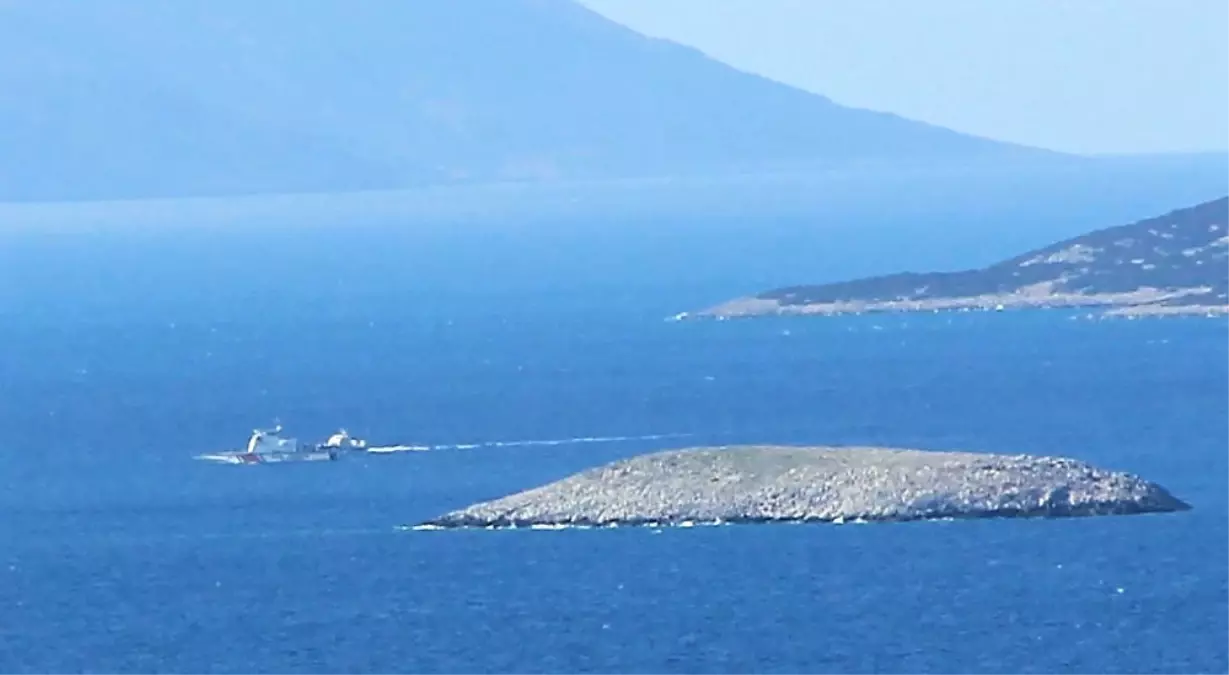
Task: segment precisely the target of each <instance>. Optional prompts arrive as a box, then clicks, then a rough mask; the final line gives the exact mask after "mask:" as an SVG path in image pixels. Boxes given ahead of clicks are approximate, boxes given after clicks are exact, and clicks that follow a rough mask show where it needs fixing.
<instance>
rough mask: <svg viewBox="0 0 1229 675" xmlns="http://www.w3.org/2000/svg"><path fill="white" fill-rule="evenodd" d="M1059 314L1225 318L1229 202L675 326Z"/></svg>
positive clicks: (828, 287)
mask: <svg viewBox="0 0 1229 675" xmlns="http://www.w3.org/2000/svg"><path fill="white" fill-rule="evenodd" d="M1060 307H1068V308H1075V307H1086V308H1099V309H1104V310H1107V311H1106V314H1107V315H1110V316H1178V315H1211V316H1225V315H1227V314H1229V197H1224V198H1221V199H1217V200H1214V201H1210V202H1205V203H1203V204H1199V205H1197V206H1192V207H1190V208H1185V209H1180V210H1177V211H1173V212H1171V213H1168V214H1165V215H1163V216H1159V217H1156V218H1150V219H1147V220H1143V221H1140V222H1137V223H1132V224H1130V225H1122V226H1119V227H1112V228H1107V229H1103V230H1097V231H1095V232H1091V233H1089V234H1085V235H1082V236H1079V237H1075V238H1073V239H1068V240H1066V241H1062V242H1059V243H1057V244H1053V245H1052V246H1048V247H1045V248H1042V249H1038V250H1034V251H1029V252H1028V253H1024V254H1022V255H1019V256H1016V257H1014V258H1011V259H1009V260H1004V261H1002V262H999V263H996V264H994V265H991V266H989V267H985V268H982V269H976V270H962V271H957V272H926V273H914V272H904V273H900V274H892V275H886V276H878V277H871V278H866V279H858V280H853V281H843V282H838V283H830V284H820V285H809V286H791V287H786V288H778V289H773V290H769V291H765V292H763V293H759V294H758V295H754V296H750V297H744V298H737V299H734V300H731V301H729V302H725V303H722V304H720V305H717V306H716V307H711V308H709V309H706V310H703V311H700V312H697V313H694V314H691V313H684V314H680V315H678V317H677V318H693V317H695V318H700V317H711V318H718V319H726V318H737V317H751V316H766V315H835V314H858V313H864V312H937V311H945V310H957V311H971V310H1006V309H1022V308H1060Z"/></svg>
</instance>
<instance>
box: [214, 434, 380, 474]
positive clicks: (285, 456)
mask: <svg viewBox="0 0 1229 675" xmlns="http://www.w3.org/2000/svg"><path fill="white" fill-rule="evenodd" d="M366 448H367V442H366V441H363V440H360V439H357V438H353V437H352V436H350V434H349V433H347V432H346V430H345V429H342V430H341V431H339V432H337V433H335V434H333V435H332V436H329V438H328V440H326V441H325V442H323V443H314V444H309V443H300V442H299V441H298V439H295V438H285V437H283V436H282V425H280V424H279V425H277V426H275V427H273V428H272V429H256V430H254V431H253V432H252V436H251V437H250V438H249V439H248V443H247V448H246V449H244V450H241V451H238V452H219V453H214V454H209V455H200V456H199V457H198V459H204V460H209V461H214V462H222V463H225V464H276V463H280V462H321V461H333V460H336V459H337V458H339V457H340V456H341V453H343V452H345V451H355V450H357V451H362V450H365V449H366Z"/></svg>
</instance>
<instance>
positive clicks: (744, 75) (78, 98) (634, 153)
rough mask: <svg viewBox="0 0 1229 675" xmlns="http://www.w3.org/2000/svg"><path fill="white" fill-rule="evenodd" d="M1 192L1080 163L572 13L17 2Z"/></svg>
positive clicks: (1, 107) (24, 197) (4, 54)
mask: <svg viewBox="0 0 1229 675" xmlns="http://www.w3.org/2000/svg"><path fill="white" fill-rule="evenodd" d="M0 86H4V87H5V89H6V91H7V92H9V93H10V95H9V96H6V97H5V98H4V99H3V100H0V142H2V143H3V144H4V147H6V148H7V149H8V152H7V153H6V157H5V160H6V161H4V162H0V200H8V201H15V200H16V201H56V200H63V199H70V200H71V199H121V198H141V197H190V196H211V195H228V194H253V193H269V192H318V191H330V190H361V189H396V188H401V187H416V186H423V185H430V184H448V183H457V182H489V181H503V180H515V181H551V180H558V179H571V180H576V179H602V178H625V177H634V176H640V175H654V174H668V175H673V174H688V173H695V172H706V171H721V170H728V169H739V170H752V171H754V170H758V169H764V168H772V167H779V166H792V165H797V164H807V163H811V162H838V163H839V162H846V161H854V160H865V159H883V160H889V161H890V160H897V159H917V160H923V161H925V160H929V159H942V158H949V159H950V158H956V159H959V158H966V157H1002V158H1004V159H1010V158H1018V157H1067V156H1065V155H1059V154H1058V153H1050V152H1049V151H1045V150H1040V149H1033V148H1026V147H1023V146H1018V145H1013V144H1009V143H1002V142H998V141H993V140H989V139H983V138H979V137H975V136H972V135H969V134H964V133H961V132H958V131H953V130H950V129H945V128H943V127H938V126H935V125H930V124H926V123H923V122H916V121H912V120H906V119H904V118H902V117H900V116H898V115H894V114H891V113H884V112H876V111H866V110H859V109H855V108H850V107H846V106H842V105H839V104H837V103H835V102H833V101H832V100H831V99H829V98H827V97H824V96H821V95H818V94H813V93H809V92H806V91H804V90H801V89H798V88H795V87H792V86H789V85H786V84H783V83H780V82H776V81H774V80H769V79H767V78H764V77H761V76H758V75H754V74H751V73H748V72H745V71H741V70H738V69H735V68H733V67H731V66H728V65H726V64H723V63H721V62H719V61H716V60H715V59H712V58H710V57H708V56H707V55H705V54H703V53H702V52H700V51H699V50H696V49H694V48H691V47H686V46H683V45H679V44H677V43H674V42H670V41H667V40H662V39H659V38H650V37H646V36H643V35H640V34H639V33H635V32H634V31H632V30H631V29H630V28H627V27H625V26H622V25H620V24H618V23H616V22H614V21H611V20H608V19H606V18H604V17H602V16H601V15H599V14H597V13H596V12H593V11H592V10H590V9H588V8H586V7H583V6H581V5H579V4H577V3H574V2H572V1H571V0H501V2H498V3H491V2H480V1H479V0H450V1H449V2H448V3H394V2H378V3H363V4H353V3H343V2H337V1H319V0H318V1H315V2H311V1H307V0H303V1H299V2H290V1H289V0H266V1H265V2H262V3H245V2H240V1H239V0H214V1H212V2H206V1H205V0H183V1H182V2H176V3H66V2H48V1H47V0H38V1H37V2H36V1H34V0H8V1H7V2H4V3H0Z"/></svg>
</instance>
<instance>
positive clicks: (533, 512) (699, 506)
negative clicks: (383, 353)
mask: <svg viewBox="0 0 1229 675" xmlns="http://www.w3.org/2000/svg"><path fill="white" fill-rule="evenodd" d="M1190 508H1191V507H1190V506H1189V505H1187V504H1186V503H1184V502H1182V501H1181V500H1180V499H1177V498H1176V497H1174V496H1173V495H1171V494H1170V493H1169V492H1168V491H1167V490H1165V488H1163V487H1161V486H1159V485H1156V484H1154V483H1150V482H1148V481H1145V480H1143V479H1141V478H1138V477H1136V476H1132V475H1130V474H1126V473H1121V472H1114V471H1106V470H1103V469H1099V468H1096V467H1093V466H1090V465H1088V464H1085V463H1083V462H1080V461H1077V460H1073V459H1066V458H1060V457H1037V456H1028V455H992V454H981V453H968V452H932V451H921V450H897V449H889V448H861V447H849V448H829V447H794V446H734V447H719V448H696V449H687V450H673V451H667V452H659V453H654V454H649V455H642V456H639V457H633V458H631V459H626V460H622V461H618V462H614V463H612V464H608V465H605V466H601V467H597V468H594V469H589V470H587V471H583V472H581V473H578V474H576V475H573V476H571V477H568V478H565V479H563V480H560V481H556V482H554V483H550V484H547V485H544V486H541V487H538V488H534V489H531V490H527V491H524V492H519V493H516V494H513V495H509V496H507V497H503V498H501V499H496V500H494V501H489V502H483V503H479V504H474V505H473V506H469V507H467V508H464V509H460V510H458V511H452V512H450V513H446V514H444V515H442V516H439V517H438V518H435V519H432V520H430V521H428V522H426V523H423V524H421V525H420V526H419V527H421V528H427V529H433V528H464V527H479V528H509V527H560V526H615V525H653V526H657V525H692V524H706V523H707V524H715V523H750V522H755V523H761V522H807V521H818V522H838V523H839V522H850V521H907V520H924V519H939V518H993V517H1064V516H1093V515H1111V514H1137V513H1150V512H1170V511H1184V510H1187V509H1190Z"/></svg>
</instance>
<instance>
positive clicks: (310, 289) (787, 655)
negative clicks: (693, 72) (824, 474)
mask: <svg viewBox="0 0 1229 675" xmlns="http://www.w3.org/2000/svg"><path fill="white" fill-rule="evenodd" d="M1059 206H1060V205H1055V206H1053V207H1052V208H1053V209H1054V210H1055V211H1057V210H1058V209H1059ZM876 208H882V204H880V205H873V204H872V205H870V206H868V207H867V208H866V209H865V210H863V211H861V212H859V213H857V214H852V215H849V216H848V217H841V218H837V217H835V216H832V215H831V214H829V216H828V217H825V218H820V219H807V218H803V217H800V216H798V215H797V214H795V215H791V216H788V217H785V216H782V217H781V218H776V219H774V218H766V217H765V218H760V219H759V220H754V219H747V218H742V217H740V218H739V219H726V220H721V219H718V218H699V217H695V218H691V219H687V218H682V217H681V216H679V215H677V214H675V215H671V216H669V217H668V218H667V217H662V218H648V217H646V218H643V219H639V220H634V221H631V220H626V219H625V220H619V219H618V218H613V217H603V216H591V217H589V218H588V219H587V220H585V219H579V220H576V219H573V220H568V219H557V220H555V221H552V222H542V223H537V222H533V221H532V220H531V219H525V218H520V219H513V220H509V221H498V220H488V221H483V222H476V221H475V222H469V221H467V222H450V223H442V222H434V221H431V222H425V223H423V222H403V221H400V220H397V219H389V218H372V219H369V220H362V219H357V220H355V219H347V220H343V219H328V218H325V219H317V221H319V222H317V221H313V223H312V224H311V225H310V226H302V227H299V226H297V224H296V223H295V222H290V221H287V220H279V221H277V222H273V221H271V220H269V218H268V217H267V216H260V217H257V216H249V217H248V220H246V221H244V220H242V219H237V218H230V219H222V218H216V219H215V220H214V221H213V222H212V224H209V225H201V224H193V225H182V224H179V223H161V222H159V223H150V222H146V223H142V224H141V225H139V226H138V225H132V226H116V227H97V228H90V227H75V228H62V229H58V230H54V231H52V230H48V231H44V232H36V231H27V230H23V231H21V232H17V233H13V232H9V233H7V234H5V235H4V237H3V240H2V242H0V243H2V246H3V248H0V253H2V255H3V259H2V260H0V262H3V269H4V272H3V273H2V274H3V275H4V277H3V279H4V284H3V285H2V290H0V383H2V384H3V386H2V387H0V434H2V435H3V437H4V446H3V450H2V451H0V509H2V510H3V511H2V513H3V515H2V517H0V542H2V543H0V671H4V672H31V673H49V672H99V673H111V672H134V673H154V672H199V673H205V672H209V673H231V672H234V673H252V672H270V673H274V672H277V673H281V672H286V673H294V672H302V673H322V672H346V673H387V672H458V673H476V672H506V673H511V672H566V673H585V672H595V673H610V672H645V673H662V672H685V673H701V672H744V673H747V672H765V673H767V672H782V673H798V672H881V673H882V672H909V673H920V672H944V673H954V672H974V673H990V672H1042V673H1052V672H1071V673H1093V672H1113V673H1123V672H1174V673H1196V672H1226V671H1229V648H1227V635H1229V620H1227V618H1229V573H1227V565H1226V562H1227V559H1229V551H1227V542H1229V516H1227V513H1229V498H1227V493H1229V490H1227V488H1229V456H1227V453H1226V449H1227V443H1226V433H1227V430H1229V391H1227V377H1229V357H1227V354H1226V342H1227V339H1229V326H1227V325H1226V322H1225V321H1224V320H1220V319H1205V318H1190V319H1164V320H1122V319H1119V320H1098V319H1095V318H1090V317H1089V316H1087V315H1086V314H1085V313H1082V312H1065V311H1054V312H1001V313H995V312H990V313H982V312H973V313H942V314H923V315H865V316H850V317H840V318H826V319H820V318H793V319H777V318H772V319H757V320H736V321H681V322H673V321H668V320H666V319H667V318H668V317H670V316H672V315H674V314H676V313H677V312H680V311H687V310H695V309H698V308H702V307H704V306H707V305H710V304H713V303H716V302H718V301H721V300H725V299H728V298H730V297H734V296H737V295H741V294H745V293H749V292H752V291H756V290H761V289H762V288H765V287H768V286H771V285H774V284H783V283H799V282H805V281H824V280H831V279H837V278H841V277H843V276H846V275H851V274H860V273H871V272H875V271H889V270H893V269H899V268H901V267H903V266H915V267H918V268H921V267H928V266H934V265H940V266H941V265H956V264H978V263H981V262H989V261H991V260H993V259H995V258H996V257H998V256H1000V255H1004V254H1010V253H1015V252H1017V250H1018V247H1019V245H1022V244H1025V243H1036V244H1038V245H1040V244H1044V243H1046V242H1047V241H1048V240H1049V239H1050V238H1051V236H1052V235H1053V234H1056V233H1055V232H1049V231H1045V230H1044V228H1037V227H1034V229H1028V228H1029V227H1030V225H1029V223H1034V224H1035V222H1036V221H1035V220H1034V219H1033V216H1032V215H1030V214H1029V213H1018V214H1015V215H1013V216H1010V218H1015V220H1010V218H1009V217H1008V216H1006V215H1002V217H1003V218H1008V221H1005V223H1004V224H1003V225H1002V227H1001V229H1000V230H993V229H989V230H988V229H986V227H985V226H984V225H985V223H986V222H989V221H990V220H992V219H991V218H990V216H989V215H988V212H987V211H985V210H980V211H976V212H967V213H965V214H964V215H963V216H961V217H953V216H952V215H951V214H950V213H947V214H944V215H943V217H942V218H939V217H937V216H936V217H934V218H932V219H931V220H924V219H923V220H917V219H916V218H914V219H913V220H912V225H911V226H909V227H904V226H896V225H899V223H897V224H896V225H894V224H893V222H890V221H891V219H888V218H885V219H883V220H882V222H880V221H876V220H875V219H874V218H872V217H871V216H869V215H868V214H869V213H872V212H874V210H875V209H876ZM1013 208H1014V207H1013ZM1035 211H1036V210H1035V209H1034V214H1035ZM990 215H993V214H990ZM1000 215H1001V214H1000ZM1139 215H1141V216H1142V215H1148V214H1146V213H1141V214H1139ZM620 218H623V216H620ZM962 218H963V219H962ZM155 220H156V219H155ZM1106 220H1109V216H1106ZM1082 222H1083V221H1082ZM1100 224H1102V223H1098V225H1100ZM1103 224H1106V225H1108V224H1115V223H1113V222H1105V223H1103ZM1068 225H1069V226H1070V229H1073V230H1074V231H1072V232H1070V233H1071V234H1074V233H1075V232H1078V231H1079V230H1082V229H1085V228H1084V227H1083V225H1081V226H1080V227H1079V228H1078V229H1075V228H1076V225H1075V223H1069V224H1068ZM996 232H998V234H996ZM274 423H281V424H283V425H284V426H285V427H286V429H287V432H288V433H291V434H292V435H296V436H298V437H299V438H302V439H305V440H316V439H320V438H323V437H324V436H325V435H327V434H329V433H331V432H333V431H335V430H336V429H337V428H339V427H344V428H346V429H347V430H349V431H350V432H351V433H352V434H354V435H356V436H360V437H362V438H365V439H367V440H368V441H369V442H371V443H372V444H374V445H382V446H402V447H404V448H405V451H403V452H391V453H387V454H382V455H378V456H376V455H370V456H361V455H360V456H347V457H345V458H343V459H342V460H340V461H337V462H321V463H306V464H296V465H281V466H225V465H216V464H210V463H206V462H202V461H197V460H195V459H193V458H194V456H196V455H199V454H202V453H208V452H214V451H218V450H224V449H234V448H237V447H238V446H240V445H241V444H242V443H243V442H244V441H245V440H246V438H247V436H248V434H249V433H250V432H251V430H252V429H253V428H256V427H264V426H269V425H272V424H274ZM743 443H782V444H825V445H887V446H901V447H912V448H923V449H953V450H973V451H987V452H1000V453H1039V454H1052V455H1062V456H1069V457H1075V458H1078V459H1082V460H1086V461H1089V462H1092V463H1094V464H1097V465H1099V466H1103V467H1105V468H1110V469H1116V470H1123V471H1128V472H1132V473H1135V474H1138V475H1140V476H1143V477H1145V478H1147V479H1149V480H1153V481H1156V482H1158V483H1161V484H1162V485H1164V486H1165V487H1167V488H1168V489H1169V490H1171V491H1172V492H1173V493H1174V494H1176V495H1177V496H1179V497H1180V498H1182V499H1184V500H1186V501H1187V502H1189V503H1190V504H1191V505H1192V506H1193V507H1194V508H1193V509H1192V510H1190V511H1187V512H1182V513H1173V514H1158V515H1139V516H1120V517H1098V518H1077V519H1056V520H1045V519H1028V520H1023V519H1022V520H973V521H958V522H926V523H908V524H862V525H857V524H847V525H797V526H791V525H739V526H723V527H697V528H690V529H669V528H667V529H663V530H655V529H649V528H619V529H602V530H559V531H529V530H515V531H482V530H478V531H414V530H412V529H407V528H406V526H412V525H414V524H416V523H419V522H421V521H423V520H425V519H428V518H431V517H433V516H436V515H439V514H441V513H443V512H446V511H448V510H451V509H454V508H460V507H463V506H466V505H468V504H471V503H473V502H476V501H480V500H486V499H491V498H496V497H499V496H502V495H505V494H508V493H511V492H515V491H518V490H522V489H526V488H529V487H533V486H536V485H539V484H542V483H545V482H548V481H551V480H555V479H558V478H562V477H564V476H566V475H569V474H571V473H573V472H576V471H579V470H582V469H585V468H588V467H591V466H595V465H598V464H602V463H605V462H609V461H613V460H616V459H619V458H623V457H628V456H632V455H636V454H640V453H645V452H650V451H655V450H662V449H669V448H681V447H690V446H708V445H732V444H743Z"/></svg>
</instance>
